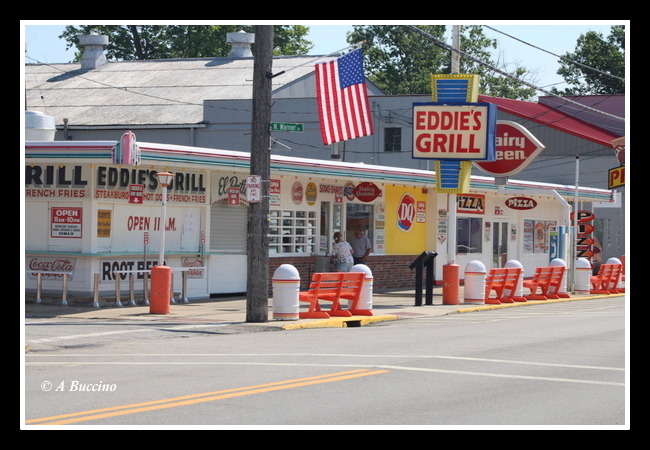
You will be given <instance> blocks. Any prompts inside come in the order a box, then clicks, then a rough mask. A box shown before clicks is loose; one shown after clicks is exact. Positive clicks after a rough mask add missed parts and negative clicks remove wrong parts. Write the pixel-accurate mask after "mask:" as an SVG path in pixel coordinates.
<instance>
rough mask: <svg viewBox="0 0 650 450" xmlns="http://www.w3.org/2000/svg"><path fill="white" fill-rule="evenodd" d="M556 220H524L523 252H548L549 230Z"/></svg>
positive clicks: (555, 223)
mask: <svg viewBox="0 0 650 450" xmlns="http://www.w3.org/2000/svg"><path fill="white" fill-rule="evenodd" d="M555 226H557V222H555V221H549V220H529V219H526V220H524V233H523V241H524V253H548V251H549V240H548V236H549V233H548V232H549V230H550V228H551V227H555Z"/></svg>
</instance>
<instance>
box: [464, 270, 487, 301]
mask: <svg viewBox="0 0 650 450" xmlns="http://www.w3.org/2000/svg"><path fill="white" fill-rule="evenodd" d="M486 278H487V270H486V269H485V265H484V264H483V263H482V262H481V261H476V260H475V261H470V262H469V263H467V266H465V289H464V291H465V293H464V300H463V301H464V302H465V303H485V279H486Z"/></svg>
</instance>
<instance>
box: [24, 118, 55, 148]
mask: <svg viewBox="0 0 650 450" xmlns="http://www.w3.org/2000/svg"><path fill="white" fill-rule="evenodd" d="M55 133H56V125H55V124H54V117H52V116H46V115H45V114H43V113H42V112H39V111H25V140H26V141H53V140H54V134H55Z"/></svg>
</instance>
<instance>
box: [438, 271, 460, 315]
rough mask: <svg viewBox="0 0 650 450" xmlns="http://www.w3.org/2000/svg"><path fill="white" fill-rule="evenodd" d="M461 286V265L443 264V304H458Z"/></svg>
mask: <svg viewBox="0 0 650 450" xmlns="http://www.w3.org/2000/svg"><path fill="white" fill-rule="evenodd" d="M459 286H460V266H459V265H458V264H445V265H444V266H442V304H443V305H457V304H458V291H459Z"/></svg>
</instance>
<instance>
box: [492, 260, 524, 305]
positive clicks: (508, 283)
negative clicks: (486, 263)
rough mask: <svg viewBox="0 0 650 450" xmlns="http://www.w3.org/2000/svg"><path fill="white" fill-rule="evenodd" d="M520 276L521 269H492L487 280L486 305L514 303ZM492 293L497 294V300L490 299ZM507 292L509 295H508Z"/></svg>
mask: <svg viewBox="0 0 650 450" xmlns="http://www.w3.org/2000/svg"><path fill="white" fill-rule="evenodd" d="M520 276H521V268H519V267H508V268H502V269H490V272H489V273H488V275H487V278H486V280H485V303H486V304H488V305H500V304H501V303H514V301H515V300H514V296H515V292H516V290H517V283H519V277H520ZM492 291H495V292H496V298H490V293H491V292H492ZM506 292H508V293H507V294H506Z"/></svg>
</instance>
